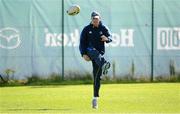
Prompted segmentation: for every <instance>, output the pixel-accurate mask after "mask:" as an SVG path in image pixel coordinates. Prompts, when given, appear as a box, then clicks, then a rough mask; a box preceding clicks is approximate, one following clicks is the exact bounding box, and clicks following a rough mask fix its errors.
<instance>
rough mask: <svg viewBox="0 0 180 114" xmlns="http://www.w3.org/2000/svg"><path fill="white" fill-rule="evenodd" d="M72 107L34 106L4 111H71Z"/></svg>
mask: <svg viewBox="0 0 180 114" xmlns="http://www.w3.org/2000/svg"><path fill="white" fill-rule="evenodd" d="M70 110H71V109H70V108H62V109H58V108H56V109H48V108H37V109H36V108H33V109H30V108H28V109H6V110H4V111H70Z"/></svg>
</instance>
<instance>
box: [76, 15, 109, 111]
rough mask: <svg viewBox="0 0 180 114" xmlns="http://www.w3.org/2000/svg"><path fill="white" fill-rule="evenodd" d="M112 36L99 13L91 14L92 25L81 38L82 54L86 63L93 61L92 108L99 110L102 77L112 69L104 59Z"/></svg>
mask: <svg viewBox="0 0 180 114" xmlns="http://www.w3.org/2000/svg"><path fill="white" fill-rule="evenodd" d="M111 41H112V40H111V35H110V32H109V30H108V29H107V27H105V26H104V25H103V24H102V22H101V20H100V14H99V13H98V12H92V13H91V23H90V24H89V25H87V26H85V27H84V29H83V30H82V32H81V36H80V46H79V49H80V52H81V55H82V57H83V58H84V59H85V60H86V61H90V60H91V61H92V66H93V78H94V84H93V85H94V98H93V100H92V107H93V108H95V109H97V108H98V102H97V100H98V99H97V98H98V97H99V89H100V79H101V78H100V77H101V75H102V74H103V75H106V74H107V73H108V69H109V68H110V63H109V62H108V61H106V60H105V58H104V57H103V55H104V53H105V46H104V45H105V42H106V43H109V42H111Z"/></svg>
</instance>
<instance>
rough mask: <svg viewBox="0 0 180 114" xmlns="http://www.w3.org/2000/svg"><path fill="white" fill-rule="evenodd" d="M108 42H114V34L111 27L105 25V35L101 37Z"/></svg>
mask: <svg viewBox="0 0 180 114" xmlns="http://www.w3.org/2000/svg"><path fill="white" fill-rule="evenodd" d="M101 38H102V40H103V41H105V42H106V43H109V42H112V35H111V34H110V31H109V29H108V28H107V27H106V26H104V36H102V37H101Z"/></svg>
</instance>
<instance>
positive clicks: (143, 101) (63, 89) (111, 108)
mask: <svg viewBox="0 0 180 114" xmlns="http://www.w3.org/2000/svg"><path fill="white" fill-rule="evenodd" d="M101 87H102V88H101V91H100V94H101V97H100V99H99V109H97V110H94V109H92V108H91V98H92V90H93V89H92V85H57V86H56V85H54V86H50V85H49V86H19V87H1V88H0V113H18V114H19V113H23V114H24V113H37V114H38V113H43V114H44V113H93V114H94V113H180V83H147V84H104V85H102V86H101Z"/></svg>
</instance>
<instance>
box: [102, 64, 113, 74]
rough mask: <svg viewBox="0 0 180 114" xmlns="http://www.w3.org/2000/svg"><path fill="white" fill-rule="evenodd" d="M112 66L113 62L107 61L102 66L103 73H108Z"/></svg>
mask: <svg viewBox="0 0 180 114" xmlns="http://www.w3.org/2000/svg"><path fill="white" fill-rule="evenodd" d="M110 67H111V64H110V63H109V62H105V63H104V65H103V66H102V73H103V75H106V74H107V73H108V69H109V68H110Z"/></svg>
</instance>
